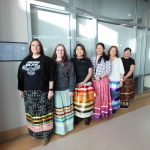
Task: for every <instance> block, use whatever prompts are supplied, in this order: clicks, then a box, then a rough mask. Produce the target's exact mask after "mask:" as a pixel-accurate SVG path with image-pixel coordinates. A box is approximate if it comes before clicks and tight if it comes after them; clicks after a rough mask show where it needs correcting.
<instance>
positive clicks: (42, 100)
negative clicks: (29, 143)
mask: <svg viewBox="0 0 150 150" xmlns="http://www.w3.org/2000/svg"><path fill="white" fill-rule="evenodd" d="M47 96H48V93H47V92H44V91H41V90H25V91H24V101H25V112H26V119H27V127H28V130H29V134H30V135H31V136H33V137H35V138H48V137H49V136H50V135H51V134H52V133H53V111H54V106H53V99H51V100H48V98H47Z"/></svg>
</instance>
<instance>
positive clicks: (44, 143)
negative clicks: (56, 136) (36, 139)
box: [41, 138, 49, 146]
mask: <svg viewBox="0 0 150 150" xmlns="http://www.w3.org/2000/svg"><path fill="white" fill-rule="evenodd" d="M48 142H49V139H48V138H43V139H42V141H41V144H42V145H43V146H45V145H47V144H48Z"/></svg>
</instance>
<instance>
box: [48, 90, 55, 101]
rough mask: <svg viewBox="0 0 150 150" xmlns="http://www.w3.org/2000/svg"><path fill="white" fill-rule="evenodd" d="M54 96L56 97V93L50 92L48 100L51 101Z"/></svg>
mask: <svg viewBox="0 0 150 150" xmlns="http://www.w3.org/2000/svg"><path fill="white" fill-rule="evenodd" d="M53 96H54V92H53V91H49V92H48V99H49V100H50V99H51V98H52V97H53Z"/></svg>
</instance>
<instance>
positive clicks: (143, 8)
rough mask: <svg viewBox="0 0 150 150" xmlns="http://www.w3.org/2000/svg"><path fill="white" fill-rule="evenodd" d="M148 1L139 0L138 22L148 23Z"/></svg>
mask: <svg viewBox="0 0 150 150" xmlns="http://www.w3.org/2000/svg"><path fill="white" fill-rule="evenodd" d="M147 3H148V1H146V0H137V23H138V24H141V25H146V19H147Z"/></svg>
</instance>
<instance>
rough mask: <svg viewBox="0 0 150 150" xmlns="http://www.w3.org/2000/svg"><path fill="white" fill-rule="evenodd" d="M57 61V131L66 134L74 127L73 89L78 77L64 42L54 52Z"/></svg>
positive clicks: (54, 58)
mask: <svg viewBox="0 0 150 150" xmlns="http://www.w3.org/2000/svg"><path fill="white" fill-rule="evenodd" d="M53 60H54V61H55V67H56V75H55V79H56V82H55V133H57V134H60V135H64V134H66V133H67V132H69V131H71V130H73V128H74V124H73V122H74V112H73V91H74V88H75V83H76V77H75V72H74V67H73V64H72V62H71V61H69V60H68V56H67V53H66V49H65V47H64V45H63V44H58V45H57V46H56V48H55V51H54V54H53Z"/></svg>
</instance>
